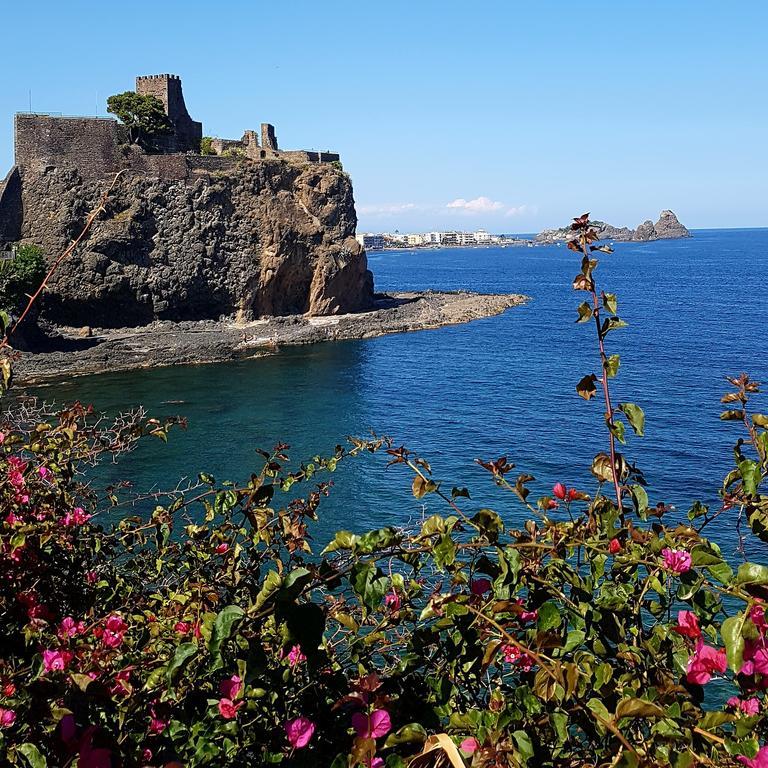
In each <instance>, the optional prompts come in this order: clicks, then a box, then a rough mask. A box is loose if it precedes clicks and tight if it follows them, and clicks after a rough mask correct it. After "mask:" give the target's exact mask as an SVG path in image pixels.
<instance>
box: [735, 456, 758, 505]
mask: <svg viewBox="0 0 768 768" xmlns="http://www.w3.org/2000/svg"><path fill="white" fill-rule="evenodd" d="M738 467H739V474H740V475H741V479H742V482H743V485H744V493H745V494H746V495H747V496H754V495H755V494H756V493H757V486H758V485H760V481H761V480H762V479H763V476H762V473H761V472H760V465H759V464H758V463H757V462H754V461H752V460H751V459H742V460H741V461H740V462H739V463H738Z"/></svg>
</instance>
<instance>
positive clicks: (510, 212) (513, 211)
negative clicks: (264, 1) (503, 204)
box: [504, 205, 539, 217]
mask: <svg viewBox="0 0 768 768" xmlns="http://www.w3.org/2000/svg"><path fill="white" fill-rule="evenodd" d="M538 212H539V209H538V208H537V207H536V206H535V205H518V206H514V207H512V208H507V212H506V213H505V214H504V215H505V216H507V217H509V216H526V215H533V216H535V215H536V214H537V213H538Z"/></svg>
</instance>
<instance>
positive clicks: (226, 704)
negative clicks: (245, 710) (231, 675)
mask: <svg viewBox="0 0 768 768" xmlns="http://www.w3.org/2000/svg"><path fill="white" fill-rule="evenodd" d="M243 704H244V702H242V701H238V702H237V704H235V702H234V701H232V699H219V703H218V705H217V706H218V708H219V714H220V715H221V716H222V717H223V718H224V719H225V720H234V719H235V718H236V717H237V710H238V709H240V707H242V706H243Z"/></svg>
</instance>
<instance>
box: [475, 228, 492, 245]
mask: <svg viewBox="0 0 768 768" xmlns="http://www.w3.org/2000/svg"><path fill="white" fill-rule="evenodd" d="M475 241H476V242H477V244H478V245H487V244H488V243H490V242H491V234H490V232H486V231H485V230H484V229H478V230H477V232H475Z"/></svg>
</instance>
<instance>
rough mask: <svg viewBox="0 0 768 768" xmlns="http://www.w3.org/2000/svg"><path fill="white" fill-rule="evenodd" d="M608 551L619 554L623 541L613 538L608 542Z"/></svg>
mask: <svg viewBox="0 0 768 768" xmlns="http://www.w3.org/2000/svg"><path fill="white" fill-rule="evenodd" d="M608 551H609V552H610V553H611V554H612V555H618V554H619V552H621V542H620V541H619V540H618V539H611V540H610V542H609V543H608Z"/></svg>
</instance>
